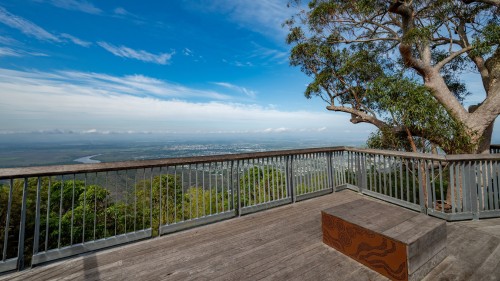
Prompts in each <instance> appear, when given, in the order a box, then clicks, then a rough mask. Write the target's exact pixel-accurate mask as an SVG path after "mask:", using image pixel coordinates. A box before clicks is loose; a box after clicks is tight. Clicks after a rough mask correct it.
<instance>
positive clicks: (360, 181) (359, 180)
mask: <svg viewBox="0 0 500 281" xmlns="http://www.w3.org/2000/svg"><path fill="white" fill-rule="evenodd" d="M354 155H355V159H356V184H357V186H358V191H359V193H363V189H364V188H365V186H364V185H365V183H364V172H363V165H361V158H362V157H363V156H362V154H361V153H359V152H356V153H355V154H354Z"/></svg>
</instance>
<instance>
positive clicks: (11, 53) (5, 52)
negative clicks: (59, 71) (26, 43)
mask: <svg viewBox="0 0 500 281" xmlns="http://www.w3.org/2000/svg"><path fill="white" fill-rule="evenodd" d="M25 56H36V57H46V56H47V55H46V54H43V53H36V52H27V51H23V50H20V49H12V48H8V47H0V57H25Z"/></svg>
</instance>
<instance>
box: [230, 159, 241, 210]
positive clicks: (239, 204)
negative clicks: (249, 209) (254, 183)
mask: <svg viewBox="0 0 500 281" xmlns="http://www.w3.org/2000/svg"><path fill="white" fill-rule="evenodd" d="M233 162H234V161H233ZM231 170H233V164H231ZM236 202H237V203H238V206H237V207H238V208H236V215H237V216H238V217H239V216H241V187H240V160H236Z"/></svg>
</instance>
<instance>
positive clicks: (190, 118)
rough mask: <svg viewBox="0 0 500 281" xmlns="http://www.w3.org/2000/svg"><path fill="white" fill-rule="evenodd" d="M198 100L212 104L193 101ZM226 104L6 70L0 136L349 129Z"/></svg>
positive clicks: (76, 75) (150, 85) (315, 116)
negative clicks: (3, 133)
mask: <svg viewBox="0 0 500 281" xmlns="http://www.w3.org/2000/svg"><path fill="white" fill-rule="evenodd" d="M200 95H203V96H205V97H207V98H209V99H208V100H207V101H205V102H203V100H202V99H199V98H196V101H189V100H187V98H188V97H193V96H200ZM179 97H182V100H181V99H179ZM223 97H224V96H223V95H220V94H217V93H214V92H212V91H206V90H198V89H192V88H188V87H184V86H179V85H172V84H169V83H167V82H165V81H162V80H158V79H154V78H150V77H145V76H142V75H132V76H124V77H117V76H110V75H106V74H96V73H84V72H75V71H57V72H31V71H16V70H9V69H0V100H2V102H1V103H0V119H1V120H3V121H5V122H2V123H1V125H0V131H11V132H19V131H36V130H51V129H54V128H58V129H60V130H74V131H84V130H89V129H95V130H97V131H151V132H158V131H168V130H170V131H176V132H197V131H199V132H216V131H223V132H228V131H241V130H244V131H247V132H262V133H264V132H268V133H269V132H270V133H279V132H285V131H296V132H299V131H300V130H311V131H312V130H315V128H318V127H326V126H328V127H329V128H330V127H332V129H333V130H337V131H341V130H342V129H343V128H342V126H345V124H348V118H347V117H346V116H344V115H336V114H331V113H328V112H307V111H281V110H278V109H276V108H272V107H265V106H261V105H256V104H243V103H235V102H230V101H225V100H220V99H219V100H214V98H223ZM62 116H64V118H61V117H62ZM332 121H334V122H332ZM332 124H333V125H332ZM342 124H344V125H342ZM356 127H357V126H356ZM110 128H112V129H110ZM269 128H271V129H269Z"/></svg>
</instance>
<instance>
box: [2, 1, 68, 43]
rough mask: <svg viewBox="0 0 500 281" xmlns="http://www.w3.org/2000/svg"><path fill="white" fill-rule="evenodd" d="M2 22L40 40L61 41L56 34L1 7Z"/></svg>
mask: <svg viewBox="0 0 500 281" xmlns="http://www.w3.org/2000/svg"><path fill="white" fill-rule="evenodd" d="M0 22H2V23H3V24H5V25H8V26H10V27H12V28H15V29H17V30H19V31H21V32H22V33H24V34H26V35H28V36H31V37H35V38H37V39H39V40H44V41H54V42H59V41H60V40H59V38H57V36H55V35H54V34H52V33H50V32H48V31H46V30H45V29H43V28H41V27H40V26H38V25H36V24H34V23H32V22H31V21H29V20H27V19H24V18H22V17H19V16H16V15H14V14H11V13H10V12H9V11H7V10H6V9H5V8H3V7H0Z"/></svg>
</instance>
